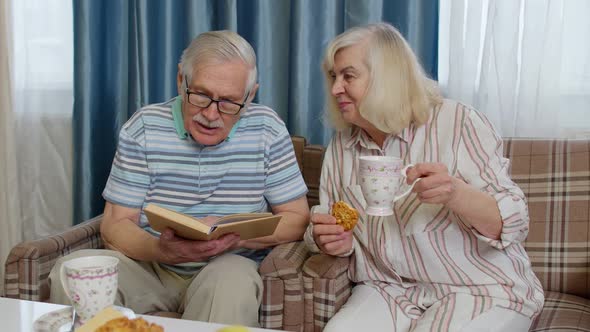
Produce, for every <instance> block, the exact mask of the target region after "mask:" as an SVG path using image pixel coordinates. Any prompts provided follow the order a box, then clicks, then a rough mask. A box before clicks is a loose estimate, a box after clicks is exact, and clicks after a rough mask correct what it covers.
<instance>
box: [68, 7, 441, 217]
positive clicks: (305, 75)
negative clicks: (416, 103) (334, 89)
mask: <svg viewBox="0 0 590 332" xmlns="http://www.w3.org/2000/svg"><path fill="white" fill-rule="evenodd" d="M379 21H387V22H390V23H392V24H393V25H395V26H396V27H397V28H398V29H400V31H401V32H402V33H403V34H404V35H405V36H406V38H407V39H408V40H409V41H410V43H411V45H412V47H413V48H414V50H415V51H416V52H417V54H418V55H419V57H420V59H421V61H422V63H423V65H424V67H425V69H426V71H427V72H428V73H430V75H431V76H432V77H434V78H436V72H437V68H436V64H437V38H438V0H371V1H369V0H364V1H360V0H359V1H354V0H348V1H345V0H340V1H338V0H291V1H289V0H258V1H257V0H175V1H169V0H127V1H121V0H101V1H93V0H74V63H75V66H74V68H75V69H74V81H75V83H74V84H75V86H74V173H75V175H74V223H79V222H81V221H83V220H85V219H88V218H90V217H92V216H95V215H97V214H99V213H101V212H102V209H103V207H104V201H103V199H102V197H101V193H102V190H103V188H104V185H105V183H106V180H107V178H108V174H109V171H110V167H111V162H112V159H113V156H114V152H115V148H116V143H117V137H118V132H119V129H120V128H121V126H122V125H123V124H124V123H125V121H126V120H127V119H128V118H129V117H130V116H131V114H133V112H135V111H136V110H137V109H138V108H139V107H141V106H143V105H146V104H149V103H154V102H161V101H164V100H167V99H169V98H171V97H173V96H175V95H176V71H177V63H178V60H179V58H180V54H181V52H182V50H183V49H184V48H185V47H186V45H187V44H188V43H189V42H190V40H191V39H192V38H193V37H194V36H196V35H197V34H199V33H201V32H204V31H208V30H218V29H229V30H233V31H237V32H238V33H239V34H241V35H242V36H243V37H244V38H246V39H247V40H248V41H249V42H250V43H251V44H252V46H253V47H254V50H255V51H256V54H257V56H258V68H259V73H260V76H259V83H260V89H259V92H258V95H257V98H256V100H255V101H256V102H259V103H263V104H266V105H268V106H271V107H272V108H274V109H275V111H277V113H278V114H279V115H280V116H281V117H282V119H283V120H284V121H285V123H287V127H288V128H289V130H290V132H291V134H294V135H302V136H305V137H306V138H307V139H308V140H309V141H310V142H312V143H315V144H325V143H327V142H328V140H329V138H330V136H331V130H330V129H329V128H327V127H326V126H325V125H324V124H323V123H322V120H321V119H322V114H323V105H324V84H323V81H322V79H323V78H322V75H321V72H320V63H321V59H322V55H323V50H324V48H325V47H326V45H327V43H328V42H329V41H330V40H331V39H332V38H333V37H335V36H336V35H337V34H339V33H341V32H342V31H344V30H345V29H346V28H349V27H352V26H356V25H360V24H365V23H370V22H379Z"/></svg>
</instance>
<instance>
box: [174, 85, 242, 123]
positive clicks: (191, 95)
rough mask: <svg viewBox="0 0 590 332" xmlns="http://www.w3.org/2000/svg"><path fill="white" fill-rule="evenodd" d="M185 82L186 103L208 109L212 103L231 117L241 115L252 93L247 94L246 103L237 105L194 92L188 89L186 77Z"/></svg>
mask: <svg viewBox="0 0 590 332" xmlns="http://www.w3.org/2000/svg"><path fill="white" fill-rule="evenodd" d="M184 81H185V82H186V90H185V91H186V101H187V102H188V103H189V104H191V105H193V106H196V107H199V108H207V107H209V106H210V105H211V104H212V103H217V110H218V111H219V112H220V113H224V114H229V115H236V114H238V113H240V111H241V110H242V108H244V106H245V105H246V104H245V103H246V100H247V99H248V95H249V94H250V91H248V93H247V94H246V98H244V102H243V103H242V104H238V103H235V102H233V101H231V100H223V99H222V100H219V99H213V98H211V97H209V96H207V95H206V94H203V93H199V92H192V91H190V90H189V89H188V79H187V78H186V76H185V77H184Z"/></svg>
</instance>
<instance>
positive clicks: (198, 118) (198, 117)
mask: <svg viewBox="0 0 590 332" xmlns="http://www.w3.org/2000/svg"><path fill="white" fill-rule="evenodd" d="M193 121H196V122H198V123H200V124H201V125H203V126H205V127H208V128H223V127H224V123H223V120H221V119H217V120H215V121H209V120H207V118H205V116H203V114H201V113H197V114H196V115H195V116H193Z"/></svg>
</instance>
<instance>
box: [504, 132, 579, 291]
mask: <svg viewBox="0 0 590 332" xmlns="http://www.w3.org/2000/svg"><path fill="white" fill-rule="evenodd" d="M504 155H505V156H506V157H507V158H509V159H510V160H511V164H512V166H511V173H512V179H513V180H514V181H515V182H516V183H517V184H518V185H519V186H520V188H521V189H522V190H523V191H524V193H525V195H526V197H527V201H528V206H529V216H530V225H529V235H528V238H527V239H526V242H525V248H526V251H527V253H528V254H529V257H530V259H531V263H532V265H533V270H534V271H535V273H536V275H537V277H539V279H540V280H541V283H542V285H543V289H544V290H545V291H556V292H562V293H568V294H573V295H578V296H582V297H585V298H589V297H590V140H562V139H552V140H532V139H517V138H512V139H505V140H504Z"/></svg>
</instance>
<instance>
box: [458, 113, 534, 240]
mask: <svg viewBox="0 0 590 332" xmlns="http://www.w3.org/2000/svg"><path fill="white" fill-rule="evenodd" d="M509 169H510V160H508V159H507V158H505V157H504V156H503V145H502V139H501V137H500V136H499V135H498V134H497V133H496V131H495V130H494V128H493V126H492V125H491V123H489V121H488V120H487V118H486V117H485V116H484V115H483V114H481V113H479V112H477V111H474V110H469V111H468V113H467V114H466V116H465V121H464V124H463V127H462V129H461V144H460V146H459V155H458V173H459V174H458V175H459V176H460V177H462V179H463V180H464V181H466V182H467V183H468V184H470V185H472V186H474V187H476V188H478V189H479V190H481V191H482V192H486V193H488V194H489V195H491V196H492V197H493V198H494V199H495V200H496V202H497V204H498V209H499V211H500V217H501V219H502V232H501V234H500V240H494V239H491V238H488V237H486V236H484V235H482V234H481V233H480V232H478V231H477V230H476V229H475V228H472V232H473V233H474V234H475V236H477V237H478V238H479V239H480V240H482V241H485V242H487V243H488V244H490V245H491V246H493V247H495V248H498V249H503V248H506V247H507V246H509V245H510V244H512V243H519V242H522V241H523V240H524V239H525V238H526V236H527V234H528V230H529V214H528V208H527V203H526V198H525V196H524V193H523V192H522V190H521V189H520V188H519V187H518V186H517V185H516V184H515V183H514V182H513V181H512V180H511V178H510V173H509Z"/></svg>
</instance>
